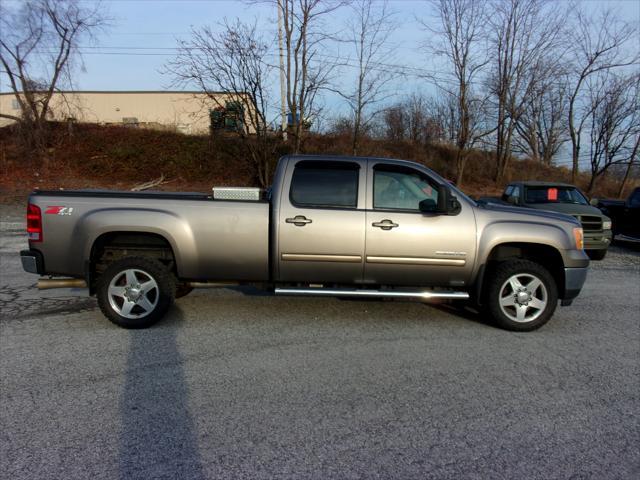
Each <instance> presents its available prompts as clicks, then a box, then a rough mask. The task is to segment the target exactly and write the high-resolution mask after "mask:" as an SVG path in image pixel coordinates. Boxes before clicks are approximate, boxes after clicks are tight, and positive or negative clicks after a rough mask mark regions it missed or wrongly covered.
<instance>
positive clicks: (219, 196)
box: [213, 187, 262, 201]
mask: <svg viewBox="0 0 640 480" xmlns="http://www.w3.org/2000/svg"><path fill="white" fill-rule="evenodd" d="M261 198H262V190H261V189H260V188H247V187H213V199H214V200H251V201H259V200H260V199H261Z"/></svg>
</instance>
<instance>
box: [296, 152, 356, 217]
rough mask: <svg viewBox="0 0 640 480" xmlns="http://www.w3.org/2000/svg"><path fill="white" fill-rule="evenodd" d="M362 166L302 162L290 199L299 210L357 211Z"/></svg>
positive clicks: (298, 167) (341, 163) (343, 163)
mask: <svg viewBox="0 0 640 480" xmlns="http://www.w3.org/2000/svg"><path fill="white" fill-rule="evenodd" d="M359 172H360V166H359V165H358V164H357V163H349V162H329V161H327V162H322V161H321V162H316V161H308V162H299V163H298V164H297V165H296V167H295V170H294V171H293V178H292V180H291V191H290V193H289V198H290V199H291V203H292V204H293V205H295V206H297V207H333V208H356V206H357V205H358V176H359Z"/></svg>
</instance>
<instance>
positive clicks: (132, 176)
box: [0, 125, 632, 202]
mask: <svg viewBox="0 0 640 480" xmlns="http://www.w3.org/2000/svg"><path fill="white" fill-rule="evenodd" d="M52 132H53V133H52V136H51V137H52V140H51V143H50V145H49V149H48V152H47V156H46V160H45V161H42V160H40V161H37V160H36V159H34V158H33V157H32V154H31V153H30V152H28V151H25V150H24V149H23V148H21V146H20V143H19V142H18V141H17V134H16V132H15V130H14V129H13V128H10V127H5V128H2V129H0V196H2V199H3V200H4V201H5V202H7V201H9V202H11V201H18V202H22V201H24V197H25V196H26V195H27V194H28V193H29V192H30V191H31V190H33V189H35V188H40V189H60V188H63V189H72V188H112V189H125V190H128V189H130V188H131V187H132V186H134V185H137V184H140V183H142V182H146V181H149V180H151V179H154V178H157V177H159V176H160V175H161V174H162V175H164V177H165V178H167V179H169V180H170V181H169V183H167V184H164V185H162V187H161V188H162V189H165V190H195V191H206V190H209V189H210V188H211V186H212V185H256V184H257V179H256V177H255V175H254V173H253V168H252V165H251V164H250V162H249V161H248V160H247V157H246V154H245V153H244V149H243V147H242V144H241V141H240V139H239V138H238V137H235V136H228V135H227V136H220V137H219V138H217V139H215V140H211V139H210V138H208V137H205V136H189V135H183V134H179V133H173V132H166V131H154V130H138V129H132V128H126V127H114V126H109V127H105V126H98V125H77V126H75V129H74V132H73V135H69V133H68V131H67V129H66V126H63V125H52ZM276 147H277V148H275V151H276V153H275V154H274V163H275V161H276V160H277V157H278V156H280V155H281V154H285V153H287V151H286V147H282V146H279V147H278V146H276ZM350 152H351V149H350V141H349V138H348V137H346V136H330V135H310V136H309V137H308V138H307V139H306V142H305V144H304V153H318V154H336V155H347V154H349V153H350ZM359 153H360V154H361V155H366V156H378V157H390V158H403V159H407V160H413V161H416V162H419V163H422V164H424V165H427V166H429V167H430V168H432V169H434V170H436V171H437V172H438V173H440V174H441V175H443V176H444V177H447V178H454V177H455V175H454V157H455V151H454V150H453V149H452V148H451V147H448V146H445V145H426V146H425V145H414V144H411V143H410V142H389V141H383V140H373V139H370V140H366V141H365V142H363V145H362V147H361V151H360V152H359ZM493 172H494V161H493V159H492V155H491V153H490V152H483V151H474V152H472V154H471V157H470V159H469V162H468V166H467V171H466V174H465V181H464V185H463V189H464V190H465V191H466V192H468V193H469V194H471V195H478V196H480V195H497V194H499V193H500V192H501V191H502V188H503V186H504V185H496V184H495V183H494V182H493V180H492V175H493ZM515 172H517V176H516V173H515ZM509 179H512V180H516V179H518V180H533V179H546V180H557V181H564V182H569V181H570V179H571V174H570V171H569V170H568V169H566V168H561V167H551V168H545V167H543V166H541V165H539V164H537V163H534V162H531V161H522V160H514V161H513V162H512V168H511V170H510V178H509ZM587 182H588V176H587V175H581V177H580V179H579V181H578V185H579V186H580V187H582V188H584V187H586V184H587ZM631 187H632V186H631V185H630V188H631ZM616 193H617V184H616V183H615V182H613V181H609V180H607V179H604V180H603V181H601V182H600V185H599V186H598V189H597V191H596V195H598V196H602V197H611V196H615V194H616Z"/></svg>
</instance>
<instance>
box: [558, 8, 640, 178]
mask: <svg viewBox="0 0 640 480" xmlns="http://www.w3.org/2000/svg"><path fill="white" fill-rule="evenodd" d="M571 10H572V11H574V12H575V22H574V23H575V24H574V25H572V28H571V31H572V32H573V36H572V38H571V40H570V44H571V45H573V46H574V52H572V53H573V56H574V58H575V60H574V62H573V70H574V71H573V82H572V87H571V93H570V96H569V109H568V122H569V136H570V138H571V152H572V154H571V158H572V179H573V181H575V179H576V177H577V175H578V167H579V165H580V149H581V140H582V132H583V128H584V126H585V124H586V123H587V120H588V119H589V118H590V116H591V115H592V107H593V102H592V101H591V100H592V98H591V96H590V95H583V90H584V89H585V86H588V81H589V79H591V78H592V77H593V76H597V75H598V74H600V73H602V72H608V71H610V70H612V69H616V68H620V67H625V66H628V65H632V64H633V63H636V62H638V59H639V54H638V52H637V48H634V47H633V46H630V47H629V48H628V45H629V44H630V43H631V42H632V40H633V39H634V38H635V39H637V29H636V28H635V27H633V26H632V25H630V24H627V23H624V22H622V21H620V20H619V19H617V18H616V16H615V15H614V13H613V12H612V11H611V10H605V11H604V12H603V13H602V14H601V15H600V16H599V17H595V16H591V17H590V16H587V15H586V14H585V13H584V12H583V9H582V8H578V7H577V6H576V8H572V9H571Z"/></svg>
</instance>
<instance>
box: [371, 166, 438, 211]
mask: <svg viewBox="0 0 640 480" xmlns="http://www.w3.org/2000/svg"><path fill="white" fill-rule="evenodd" d="M423 200H429V201H432V202H433V203H434V205H437V203H438V190H437V187H436V186H435V185H432V184H431V182H430V181H429V179H428V178H427V177H426V176H424V175H423V174H421V173H420V172H418V171H416V170H413V169H410V168H403V167H393V166H376V167H375V168H374V172H373V208H378V209H390V210H415V211H416V212H417V211H419V210H420V207H419V205H420V202H422V201H423Z"/></svg>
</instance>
